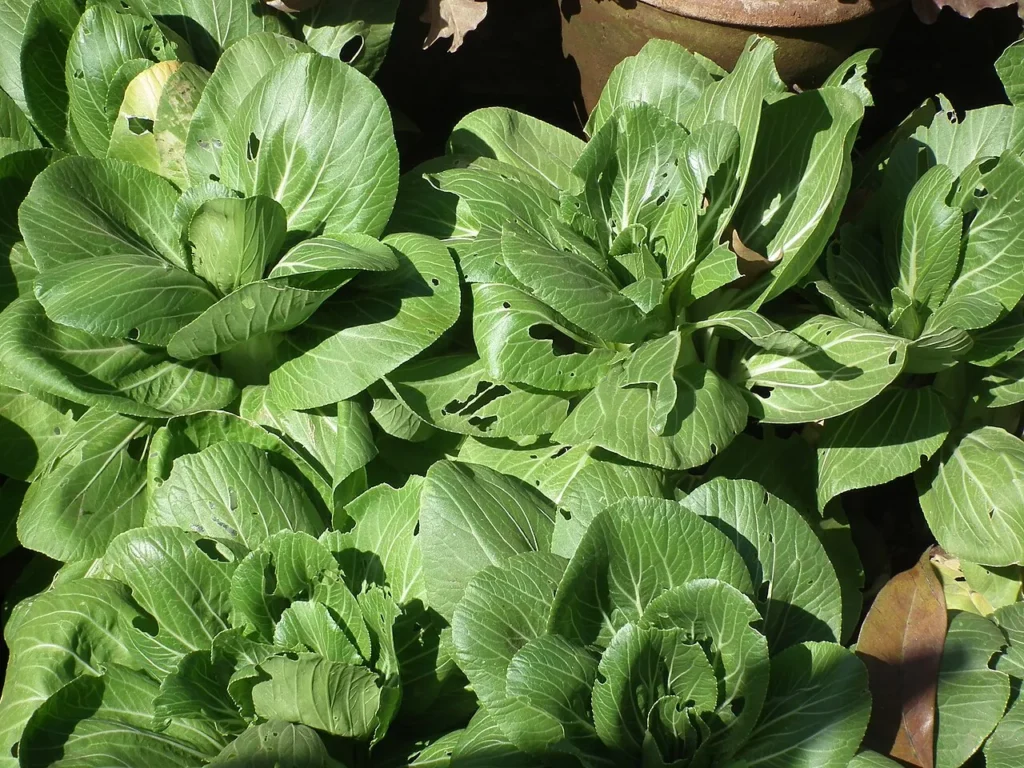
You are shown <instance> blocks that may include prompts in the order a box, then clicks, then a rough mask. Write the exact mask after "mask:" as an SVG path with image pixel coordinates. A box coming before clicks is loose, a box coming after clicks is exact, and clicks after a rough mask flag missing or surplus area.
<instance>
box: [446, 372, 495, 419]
mask: <svg viewBox="0 0 1024 768" xmlns="http://www.w3.org/2000/svg"><path fill="white" fill-rule="evenodd" d="M510 394H512V390H511V389H509V388H508V387H505V386H502V385H500V384H494V383H493V382H490V381H481V382H479V383H478V384H477V385H476V391H475V392H474V393H473V394H472V395H470V396H469V397H467V398H466V399H465V400H452V401H451V402H450V403H448V405H446V406H445V407H444V408H443V409H442V413H444V414H446V415H448V416H454V415H457V414H458V415H462V416H470V415H472V414H474V413H476V412H477V411H479V410H480V409H481V408H483V407H484V406H486V405H489V404H490V403H493V402H494V401H495V400H497V399H498V398H499V397H504V396H505V395H510Z"/></svg>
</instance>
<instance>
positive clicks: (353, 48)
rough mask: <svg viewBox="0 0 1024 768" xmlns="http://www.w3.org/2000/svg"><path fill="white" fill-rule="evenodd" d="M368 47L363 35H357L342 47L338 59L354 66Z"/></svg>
mask: <svg viewBox="0 0 1024 768" xmlns="http://www.w3.org/2000/svg"><path fill="white" fill-rule="evenodd" d="M365 45H366V41H365V40H364V39H363V36H362V35H356V36H355V37H353V38H352V39H351V40H349V41H348V42H346V43H345V44H344V45H343V46H341V50H340V51H339V52H338V58H339V59H341V60H342V61H344V62H345V63H346V64H354V63H355V62H356V60H357V59H358V58H359V56H360V54H361V53H362V52H363V48H364V46H365Z"/></svg>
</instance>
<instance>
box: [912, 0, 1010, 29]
mask: <svg viewBox="0 0 1024 768" xmlns="http://www.w3.org/2000/svg"><path fill="white" fill-rule="evenodd" d="M1017 3H1018V0H914V11H915V12H916V13H917V16H918V18H919V19H921V21H923V22H924V23H925V24H934V23H935V22H936V20H937V19H938V18H939V12H940V11H941V10H942V9H943V8H952V9H953V10H954V11H956V12H957V13H959V14H960V15H961V16H966V17H967V18H968V19H970V18H973V17H974V15H975V14H976V13H978V11H984V10H985V9H986V8H1006V7H1007V6H1009V5H1017Z"/></svg>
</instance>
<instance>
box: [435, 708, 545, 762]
mask: <svg viewBox="0 0 1024 768" xmlns="http://www.w3.org/2000/svg"><path fill="white" fill-rule="evenodd" d="M460 733H461V738H459V740H458V742H457V743H456V745H455V747H454V748H453V749H452V750H451V761H450V762H449V763H447V764H446V765H448V766H450V768H539V766H540V765H542V763H538V762H537V761H536V760H534V759H533V758H531V757H529V756H527V755H526V754H525V753H523V752H520V751H519V750H518V749H516V747H515V745H513V744H512V743H511V742H510V741H509V740H508V738H507V737H506V736H505V734H504V733H503V731H502V729H501V723H500V722H499V720H498V719H497V717H495V716H494V715H491V714H490V713H489V712H488V711H487V710H486V709H480V710H477V713H476V714H475V715H474V716H473V719H472V720H470V721H469V725H467V726H466V729H465V730H464V731H461V732H460Z"/></svg>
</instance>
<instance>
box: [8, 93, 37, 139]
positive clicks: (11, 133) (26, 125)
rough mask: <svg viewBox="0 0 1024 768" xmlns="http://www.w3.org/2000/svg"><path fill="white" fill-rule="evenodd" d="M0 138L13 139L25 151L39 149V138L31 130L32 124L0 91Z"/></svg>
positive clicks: (12, 101) (9, 98)
mask: <svg viewBox="0 0 1024 768" xmlns="http://www.w3.org/2000/svg"><path fill="white" fill-rule="evenodd" d="M0 137H2V138H5V139H13V140H14V141H17V142H18V143H19V144H22V145H24V146H25V148H26V149H35V148H37V147H41V146H42V144H41V143H40V141H39V137H38V136H36V133H35V131H33V130H32V124H31V123H30V122H29V121H28V118H27V117H25V114H24V113H23V112H22V111H21V109H19V108H18V105H17V104H15V103H14V100H13V99H12V98H11V97H10V96H8V95H7V94H6V93H4V92H3V91H0Z"/></svg>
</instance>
